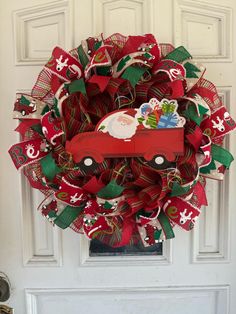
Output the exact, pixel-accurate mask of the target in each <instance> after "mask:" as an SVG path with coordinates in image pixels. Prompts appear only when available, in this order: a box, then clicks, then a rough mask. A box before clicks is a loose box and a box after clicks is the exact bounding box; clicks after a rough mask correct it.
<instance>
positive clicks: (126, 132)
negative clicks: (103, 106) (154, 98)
mask: <svg viewBox="0 0 236 314" xmlns="http://www.w3.org/2000/svg"><path fill="white" fill-rule="evenodd" d="M135 114H136V111H135V110H133V111H127V112H121V113H120V114H115V115H114V117H111V119H110V121H109V123H108V125H107V131H108V133H109V134H110V135H111V136H113V137H115V138H119V139H126V138H131V137H132V136H133V135H134V134H135V133H136V130H137V126H138V124H139V123H138V120H137V119H136V118H135V117H134V115H135Z"/></svg>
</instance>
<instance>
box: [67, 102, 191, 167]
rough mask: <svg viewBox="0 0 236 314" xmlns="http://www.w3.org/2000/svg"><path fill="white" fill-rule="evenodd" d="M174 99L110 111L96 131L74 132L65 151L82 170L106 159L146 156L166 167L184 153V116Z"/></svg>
mask: <svg viewBox="0 0 236 314" xmlns="http://www.w3.org/2000/svg"><path fill="white" fill-rule="evenodd" d="M177 107H178V104H177V102H176V101H175V100H171V101H170V100H167V99H163V100H162V101H161V102H158V101H157V100H156V99H151V100H150V101H149V103H145V104H142V105H141V106H140V108H138V109H122V110H117V111H114V112H112V113H109V114H107V115H106V116H105V117H103V119H101V120H100V122H99V123H98V124H97V126H96V129H95V131H93V132H84V133H79V134H77V135H75V136H74V137H73V138H72V140H71V141H68V142H67V143H66V150H67V151H68V152H69V153H71V154H72V156H73V160H74V162H75V163H77V164H78V165H79V166H80V167H81V168H82V169H90V168H94V166H95V165H96V164H98V163H102V162H103V161H104V159H105V158H123V157H143V158H144V159H145V161H146V162H147V163H148V164H149V165H151V166H152V167H154V168H156V169H165V168H167V167H168V166H170V164H171V163H172V162H174V161H175V159H176V156H178V155H181V154H183V152H184V128H183V125H184V123H185V119H184V118H183V117H181V116H179V114H178V113H177Z"/></svg>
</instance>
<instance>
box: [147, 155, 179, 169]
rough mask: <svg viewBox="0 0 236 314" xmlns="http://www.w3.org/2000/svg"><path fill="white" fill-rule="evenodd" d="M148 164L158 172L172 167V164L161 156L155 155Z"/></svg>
mask: <svg viewBox="0 0 236 314" xmlns="http://www.w3.org/2000/svg"><path fill="white" fill-rule="evenodd" d="M148 164H149V165H150V166H151V167H153V168H155V169H158V170H159V169H160V170H161V169H166V168H171V167H174V163H173V162H169V161H168V160H167V159H166V158H165V156H163V155H155V156H154V157H153V158H152V160H150V161H149V162H148Z"/></svg>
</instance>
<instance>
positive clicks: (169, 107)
mask: <svg viewBox="0 0 236 314" xmlns="http://www.w3.org/2000/svg"><path fill="white" fill-rule="evenodd" d="M175 110H176V104H175V103H173V102H170V103H169V102H164V103H163V104H162V111H163V114H164V115H165V116H168V115H171V114H173V113H174V112H175Z"/></svg>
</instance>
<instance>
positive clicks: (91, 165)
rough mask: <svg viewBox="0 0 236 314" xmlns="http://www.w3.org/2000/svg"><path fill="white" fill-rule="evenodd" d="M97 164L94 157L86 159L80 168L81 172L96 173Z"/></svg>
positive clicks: (82, 161)
mask: <svg viewBox="0 0 236 314" xmlns="http://www.w3.org/2000/svg"><path fill="white" fill-rule="evenodd" d="M97 165H98V164H97V163H96V161H95V160H94V159H93V158H92V157H89V156H88V157H84V158H83V159H82V160H81V162H80V163H79V164H78V166H79V167H80V168H81V170H83V171H85V172H86V173H88V172H91V171H94V170H95V169H96V168H97Z"/></svg>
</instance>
